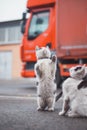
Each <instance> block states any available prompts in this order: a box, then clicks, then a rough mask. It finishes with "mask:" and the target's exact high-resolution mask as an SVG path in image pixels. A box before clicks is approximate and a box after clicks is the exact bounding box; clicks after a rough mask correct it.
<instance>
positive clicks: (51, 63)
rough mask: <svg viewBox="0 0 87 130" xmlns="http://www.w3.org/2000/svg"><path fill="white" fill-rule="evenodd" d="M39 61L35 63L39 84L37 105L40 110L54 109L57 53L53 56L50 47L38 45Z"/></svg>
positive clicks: (37, 54)
mask: <svg viewBox="0 0 87 130" xmlns="http://www.w3.org/2000/svg"><path fill="white" fill-rule="evenodd" d="M36 57H37V62H36V64H35V68H34V70H35V74H36V77H37V80H38V85H37V105H38V108H37V110H38V111H42V110H45V109H46V108H47V110H48V111H54V106H55V91H56V84H55V82H54V79H55V73H56V61H57V58H56V56H55V55H53V56H52V58H51V59H50V57H51V52H50V50H49V47H42V48H39V47H38V46H37V47H36Z"/></svg>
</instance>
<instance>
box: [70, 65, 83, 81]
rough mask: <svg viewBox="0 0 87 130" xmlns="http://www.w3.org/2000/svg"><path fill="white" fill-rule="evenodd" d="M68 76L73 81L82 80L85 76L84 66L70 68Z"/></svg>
mask: <svg viewBox="0 0 87 130" xmlns="http://www.w3.org/2000/svg"><path fill="white" fill-rule="evenodd" d="M69 71H70V76H71V77H72V78H75V79H83V78H84V76H85V65H83V66H81V65H78V66H75V67H72V68H70V70H69Z"/></svg>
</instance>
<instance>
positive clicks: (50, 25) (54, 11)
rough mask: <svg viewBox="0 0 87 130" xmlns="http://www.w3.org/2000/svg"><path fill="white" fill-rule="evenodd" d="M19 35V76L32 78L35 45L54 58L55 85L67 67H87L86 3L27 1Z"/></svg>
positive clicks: (78, 0) (77, 0)
mask: <svg viewBox="0 0 87 130" xmlns="http://www.w3.org/2000/svg"><path fill="white" fill-rule="evenodd" d="M27 13H29V15H30V16H29V18H26V15H27ZM21 32H22V33H23V38H22V43H21V47H20V55H21V60H22V62H23V65H22V66H23V67H22V71H21V76H23V77H34V76H35V73H34V64H35V62H36V56H35V47H36V45H38V46H40V47H42V46H47V45H48V46H49V47H50V49H51V52H52V54H56V55H57V59H58V62H57V73H56V78H57V85H58V84H59V83H60V80H61V78H64V77H68V76H69V71H68V70H69V68H70V67H71V66H74V65H77V64H87V0H28V1H27V12H26V13H23V21H22V26H21Z"/></svg>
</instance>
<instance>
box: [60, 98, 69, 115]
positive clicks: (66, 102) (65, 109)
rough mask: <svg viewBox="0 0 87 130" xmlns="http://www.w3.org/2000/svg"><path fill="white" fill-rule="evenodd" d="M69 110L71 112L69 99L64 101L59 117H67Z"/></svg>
mask: <svg viewBox="0 0 87 130" xmlns="http://www.w3.org/2000/svg"><path fill="white" fill-rule="evenodd" d="M68 110H69V99H67V100H64V101H63V107H62V111H60V112H59V115H60V116H63V115H65V114H66V112H67V111H68Z"/></svg>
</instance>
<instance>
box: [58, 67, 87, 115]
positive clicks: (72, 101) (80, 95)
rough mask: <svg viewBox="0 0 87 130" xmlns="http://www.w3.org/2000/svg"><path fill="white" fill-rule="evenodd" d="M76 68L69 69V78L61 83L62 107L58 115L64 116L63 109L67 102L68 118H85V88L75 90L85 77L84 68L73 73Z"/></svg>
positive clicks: (86, 97)
mask: <svg viewBox="0 0 87 130" xmlns="http://www.w3.org/2000/svg"><path fill="white" fill-rule="evenodd" d="M77 67H78V66H76V67H72V68H71V69H70V76H71V77H70V78H68V79H66V80H65V81H64V83H63V86H62V90H63V107H62V111H61V112H59V115H65V110H64V107H65V106H66V101H68V105H69V107H70V110H69V111H68V112H67V115H68V116H69V117H78V116H87V88H85V89H84V88H81V89H78V88H77V86H78V84H79V83H80V82H81V81H83V80H82V78H83V77H84V76H85V66H82V68H81V69H80V70H77V71H75V69H76V68H77Z"/></svg>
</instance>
